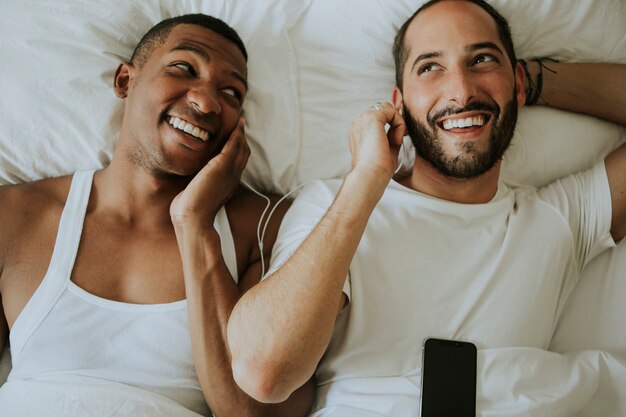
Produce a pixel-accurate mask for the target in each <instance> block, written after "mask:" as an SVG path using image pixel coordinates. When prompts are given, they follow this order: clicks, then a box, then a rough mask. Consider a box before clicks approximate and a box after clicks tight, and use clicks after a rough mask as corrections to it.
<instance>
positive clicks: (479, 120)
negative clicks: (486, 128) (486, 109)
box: [443, 115, 485, 130]
mask: <svg viewBox="0 0 626 417" xmlns="http://www.w3.org/2000/svg"><path fill="white" fill-rule="evenodd" d="M484 124H485V116H482V115H479V116H474V117H466V118H465V119H447V120H444V122H443V128H444V129H445V130H450V129H456V128H464V127H471V126H482V125H484Z"/></svg>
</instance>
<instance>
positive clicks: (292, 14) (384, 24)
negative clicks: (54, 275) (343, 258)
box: [0, 0, 626, 417]
mask: <svg viewBox="0 0 626 417" xmlns="http://www.w3.org/2000/svg"><path fill="white" fill-rule="evenodd" d="M423 2H424V1H423V0H418V1H415V0H413V1H412V0H262V1H259V0H212V1H210V2H208V1H201V0H186V1H182V0H180V1H178V0H176V1H175V0H160V1H156V0H155V1H150V2H126V1H123V0H108V1H106V2H104V1H103V2H92V1H90V0H67V1H63V2H59V1H53V0H29V1H28V2H19V1H16V0H3V1H1V2H0V4H1V5H2V9H3V13H2V14H1V15H0V56H2V60H0V74H1V75H2V76H1V77H0V92H1V93H2V94H1V96H0V97H1V99H0V184H13V183H20V182H25V181H31V180H35V179H39V178H43V177H50V176H57V175H62V174H67V173H70V172H73V171H76V170H81V169H88V168H98V167H102V166H104V165H106V164H107V163H108V161H109V160H110V158H111V155H112V150H113V148H114V146H115V142H116V136H117V132H118V129H119V125H120V117H121V111H122V104H121V102H120V101H119V100H118V99H117V98H116V97H115V96H114V94H113V90H112V78H113V74H114V72H115V69H116V67H117V65H118V62H119V61H120V60H127V59H128V58H129V57H130V54H131V52H132V48H133V47H134V45H135V44H136V43H137V42H138V40H139V38H140V36H141V35H142V34H143V33H144V32H145V31H146V30H147V29H148V28H149V27H150V26H152V24H153V23H155V22H157V21H159V20H162V19H163V18H166V17H170V16H173V15H178V14H183V13H191V12H203V13H207V14H212V15H214V16H216V17H220V18H222V19H224V20H225V21H227V22H228V23H230V24H231V25H233V26H234V27H235V28H236V29H237V30H238V31H239V33H240V35H241V36H242V38H243V40H244V42H245V43H246V45H247V48H248V52H249V55H250V59H249V82H250V85H251V89H250V92H249V96H248V99H247V102H246V105H245V116H246V120H247V135H248V139H249V142H250V145H251V148H252V156H251V159H250V162H249V165H248V168H247V169H246V172H245V173H244V178H245V179H246V180H247V181H248V182H249V183H251V184H252V185H254V186H255V187H257V188H258V189H259V190H262V191H265V192H278V193H283V194H284V193H287V192H289V191H291V190H293V189H294V188H296V187H297V186H298V185H300V184H303V183H305V182H307V181H309V180H312V179H318V178H335V177H340V176H342V175H343V174H344V173H345V172H347V170H348V169H349V166H350V155H349V152H348V146H347V129H348V126H349V124H350V122H351V121H352V120H353V119H354V118H355V117H356V116H357V115H358V114H359V113H360V112H362V111H363V110H364V109H367V108H368V107H369V106H370V105H371V104H372V103H374V102H376V101H387V100H389V98H390V92H391V89H392V87H393V61H392V58H391V52H390V50H391V43H392V40H393V37H394V35H395V31H396V30H397V28H398V27H399V25H400V24H401V23H402V22H403V21H404V20H405V19H406V18H407V17H408V16H409V15H410V14H411V13H412V12H413V11H414V10H415V9H416V8H417V7H418V6H419V5H420V4H422V3H423ZM492 3H493V4H494V5H495V6H496V7H497V8H498V9H499V10H500V11H501V12H502V13H503V14H504V15H505V16H506V17H508V18H509V20H510V23H511V26H512V31H513V37H514V41H515V42H516V46H517V52H518V56H519V57H524V58H530V57H538V56H540V57H544V56H549V57H552V58H556V59H559V60H561V61H566V62H620V63H626V2H624V0H525V1H519V0H493V1H492ZM598 81H601V80H598ZM625 88H626V87H625ZM625 111H626V110H625ZM624 140H626V129H625V128H624V127H620V126H617V125H614V124H611V123H608V122H605V121H601V120H598V119H595V118H592V117H588V116H583V115H575V114H570V113H566V112H562V111H558V110H553V109H546V108H539V107H534V108H524V109H522V110H521V112H520V120H519V124H518V128H517V130H516V134H515V138H514V142H513V145H512V147H511V149H510V150H509V152H508V153H507V154H506V156H505V160H504V165H503V176H504V177H505V178H506V179H507V180H508V181H511V182H515V183H520V184H529V185H534V186H541V185H544V184H547V183H549V182H550V181H552V180H554V179H556V178H559V177H561V176H563V175H566V174H569V173H573V172H577V171H580V170H582V169H585V168H587V167H590V166H592V165H593V163H594V161H597V160H598V159H600V158H602V157H603V156H604V155H606V154H607V153H608V152H609V151H610V150H612V149H614V148H615V147H616V146H618V145H619V144H621V143H623V142H624ZM403 155H404V157H403V158H404V159H405V160H406V161H410V155H411V152H410V146H407V147H406V148H405V150H404V151H403ZM625 296H626V244H624V243H622V244H620V245H618V246H617V247H616V248H614V249H612V250H610V251H609V252H606V253H604V254H602V255H601V256H599V257H598V258H596V259H595V260H593V262H592V263H590V264H589V265H588V266H587V267H586V269H585V271H584V274H583V277H582V278H581V280H580V282H579V283H578V285H577V286H576V288H575V290H574V292H573V293H572V295H571V296H570V299H569V300H568V303H567V305H566V307H565V309H564V312H563V315H562V317H561V319H560V322H559V324H558V327H557V329H556V332H555V335H554V339H553V341H552V344H551V348H550V352H546V351H539V350H535V349H519V350H518V351H515V352H512V353H511V352H509V353H511V362H510V363H511V366H510V368H508V369H507V370H506V371H505V372H503V371H502V370H498V369H494V368H492V367H490V366H489V364H490V363H492V362H491V360H492V359H493V358H494V357H495V356H494V355H497V353H494V354H491V353H489V352H481V353H480V355H482V356H481V358H482V359H481V362H480V363H481V367H480V368H479V374H480V375H482V376H485V375H489V376H490V378H489V380H490V381H497V383H495V384H494V383H490V384H479V387H478V405H479V410H480V413H479V414H480V415H482V416H496V415H497V416H519V415H525V416H526V415H528V416H557V415H558V416H561V415H562V416H580V417H583V416H605V417H611V416H615V417H618V416H622V417H623V416H625V415H626V326H624V317H626V303H624V302H623V299H624V298H625ZM529 308H532V306H529ZM9 370H10V356H9V354H8V352H7V351H6V349H5V352H4V354H3V356H2V361H1V362H0V381H4V379H5V378H6V375H7V373H8V372H9ZM97 392H98V391H97V390H96V388H94V393H93V395H94V398H96V397H98V396H99V394H97ZM101 398H106V396H105V397H101ZM371 401H375V400H374V399H372V400H371Z"/></svg>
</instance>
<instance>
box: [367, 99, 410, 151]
mask: <svg viewBox="0 0 626 417" xmlns="http://www.w3.org/2000/svg"><path fill="white" fill-rule="evenodd" d="M369 111H370V114H371V115H372V116H373V117H375V118H376V119H377V120H378V122H379V123H384V124H385V125H386V124H388V125H389V129H388V130H387V139H388V140H389V144H390V146H392V147H399V146H400V145H402V140H403V137H404V136H405V135H406V132H407V129H406V123H405V121H404V118H403V117H402V115H401V114H400V112H399V111H398V109H396V108H395V107H394V106H393V105H392V104H391V103H388V102H384V103H381V102H379V103H375V104H374V105H372V106H371V107H370V110H369Z"/></svg>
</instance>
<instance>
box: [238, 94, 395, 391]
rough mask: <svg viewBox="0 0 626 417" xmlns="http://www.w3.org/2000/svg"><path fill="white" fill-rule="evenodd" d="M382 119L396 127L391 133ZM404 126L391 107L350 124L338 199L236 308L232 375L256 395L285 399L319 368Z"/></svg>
mask: <svg viewBox="0 0 626 417" xmlns="http://www.w3.org/2000/svg"><path fill="white" fill-rule="evenodd" d="M385 123H390V124H391V128H390V130H389V134H388V136H387V135H386V134H385V130H384V126H385ZM404 131H405V127H404V122H403V121H402V118H401V117H400V115H399V114H398V113H397V112H396V111H395V109H393V107H392V106H391V105H389V104H387V105H386V107H385V109H384V110H381V111H374V110H370V111H368V112H366V113H365V114H364V115H363V116H361V118H359V119H358V120H357V121H356V122H355V123H354V124H353V125H352V128H351V132H350V146H351V152H352V155H353V168H352V171H351V172H350V173H349V174H348V176H347V177H346V179H345V180H344V183H343V186H342V188H341V190H340V191H339V193H338V195H337V196H336V199H335V201H334V203H333V204H332V206H331V207H330V208H329V210H328V212H327V213H326V214H325V215H324V216H323V218H322V219H321V220H320V222H319V223H318V224H317V225H316V227H315V228H314V229H313V231H312V232H311V234H310V235H309V236H308V237H307V238H306V239H305V241H304V242H303V243H302V245H301V246H300V247H299V248H298V250H297V251H296V252H295V253H294V254H293V256H292V257H291V258H290V259H289V260H287V261H286V262H285V264H284V265H283V266H282V267H281V268H280V269H278V270H277V271H276V272H275V273H273V274H272V275H271V276H270V277H268V278H266V279H265V280H264V281H263V282H261V283H260V284H259V285H257V286H255V287H254V288H252V289H251V290H250V291H248V292H247V293H246V294H245V295H244V296H243V297H242V298H241V300H240V301H239V303H238V304H237V305H236V307H235V309H234V310H233V314H232V315H231V318H230V322H229V325H228V341H229V346H230V348H231V353H232V355H233V373H234V376H235V380H236V381H237V383H238V384H239V385H240V386H241V387H242V388H243V389H244V390H245V391H246V392H247V393H248V394H250V395H251V396H253V397H254V398H256V399H258V400H260V401H264V402H279V401H283V400H284V399H285V398H287V397H288V396H289V395H290V394H291V393H292V392H293V391H294V390H295V389H296V388H297V387H299V386H300V385H302V383H303V382H304V381H307V380H308V379H309V378H310V377H311V375H313V373H314V372H315V369H316V367H317V364H318V363H319V361H320V359H321V357H322V355H323V354H324V352H325V350H326V348H327V346H328V343H329V341H330V337H331V334H332V331H333V327H334V323H335V319H336V315H337V311H338V310H339V309H340V307H341V305H342V288H343V284H344V280H345V278H346V276H347V274H348V269H349V265H350V262H351V260H352V257H353V255H354V253H355V251H356V248H357V246H358V244H359V241H360V239H361V236H362V234H363V232H364V230H365V226H366V224H367V221H368V219H369V217H370V215H371V213H372V211H373V209H374V208H375V206H376V204H377V203H378V200H379V199H380V198H381V196H382V194H383V192H384V190H385V188H386V186H387V184H388V183H389V180H390V179H391V177H392V176H393V173H394V169H395V166H396V161H397V152H398V149H399V145H400V143H401V142H402V136H403V135H404Z"/></svg>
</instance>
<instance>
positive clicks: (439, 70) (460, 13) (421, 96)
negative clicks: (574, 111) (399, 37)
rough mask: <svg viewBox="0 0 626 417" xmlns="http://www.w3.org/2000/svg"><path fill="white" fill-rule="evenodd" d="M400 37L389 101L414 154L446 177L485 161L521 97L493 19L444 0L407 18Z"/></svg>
mask: <svg viewBox="0 0 626 417" xmlns="http://www.w3.org/2000/svg"><path fill="white" fill-rule="evenodd" d="M404 42H405V46H406V48H407V50H408V51H409V52H408V59H407V61H406V64H405V67H404V74H403V90H402V92H400V91H399V90H398V91H396V92H395V96H396V100H395V101H396V105H401V106H402V108H403V111H404V113H403V114H404V118H405V120H406V122H407V128H408V131H409V135H410V136H411V139H412V141H413V143H414V144H415V147H416V150H417V153H418V156H419V157H421V158H422V159H424V160H426V161H427V162H429V163H430V164H431V165H432V166H434V167H435V168H436V169H437V170H438V171H439V172H440V173H442V174H443V175H445V176H448V177H452V178H459V179H467V178H474V177H477V176H480V175H482V174H483V173H485V172H487V171H488V170H489V169H491V168H493V167H494V166H495V165H496V164H497V163H498V161H500V160H501V158H502V155H503V154H504V152H505V151H506V149H507V148H508V146H509V144H510V141H511V138H512V136H513V132H514V129H515V123H516V121H517V108H518V104H519V103H520V100H523V94H522V95H520V94H518V93H517V90H516V83H517V81H518V80H517V78H516V73H515V72H514V71H513V66H512V64H511V62H510V60H509V58H508V56H507V55H506V52H505V48H504V46H503V45H502V43H501V41H500V39H499V36H498V29H497V26H496V23H495V21H494V20H493V19H492V17H491V16H489V14H488V13H486V12H485V11H484V10H482V9H481V8H480V7H479V6H477V5H475V4H472V3H469V2H463V1H444V2H441V3H437V4H435V5H433V6H431V7H429V8H427V9H425V10H423V11H422V12H421V13H420V14H418V15H417V16H416V17H415V19H414V20H413V22H411V24H410V26H409V28H408V30H407V32H406V36H405V41H404Z"/></svg>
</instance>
